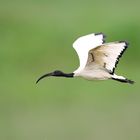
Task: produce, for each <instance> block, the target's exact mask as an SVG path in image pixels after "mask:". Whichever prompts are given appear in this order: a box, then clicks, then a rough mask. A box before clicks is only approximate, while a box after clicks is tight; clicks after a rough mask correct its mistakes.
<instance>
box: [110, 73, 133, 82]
mask: <svg viewBox="0 0 140 140" xmlns="http://www.w3.org/2000/svg"><path fill="white" fill-rule="evenodd" d="M112 79H113V80H116V81H119V82H123V83H129V84H134V81H132V80H129V79H127V78H125V77H123V76H118V75H116V74H114V75H112Z"/></svg>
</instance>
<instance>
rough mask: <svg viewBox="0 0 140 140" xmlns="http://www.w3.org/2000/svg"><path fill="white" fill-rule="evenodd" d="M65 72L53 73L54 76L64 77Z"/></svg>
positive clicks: (56, 71) (57, 71)
mask: <svg viewBox="0 0 140 140" xmlns="http://www.w3.org/2000/svg"><path fill="white" fill-rule="evenodd" d="M63 75H64V72H62V71H60V70H55V71H54V72H52V76H63Z"/></svg>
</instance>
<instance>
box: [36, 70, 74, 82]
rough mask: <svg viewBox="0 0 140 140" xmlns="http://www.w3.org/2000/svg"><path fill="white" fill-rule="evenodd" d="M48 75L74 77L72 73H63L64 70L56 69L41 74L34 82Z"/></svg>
mask: <svg viewBox="0 0 140 140" xmlns="http://www.w3.org/2000/svg"><path fill="white" fill-rule="evenodd" d="M48 76H56V77H66V78H72V77H74V73H64V72H62V71H59V70H56V71H54V72H51V73H47V74H44V75H43V76H41V77H40V78H39V79H38V80H37V81H36V83H38V82H39V81H40V80H41V79H43V78H45V77H48Z"/></svg>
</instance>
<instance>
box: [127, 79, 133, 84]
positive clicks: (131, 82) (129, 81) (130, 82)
mask: <svg viewBox="0 0 140 140" xmlns="http://www.w3.org/2000/svg"><path fill="white" fill-rule="evenodd" d="M126 82H127V83H129V84H134V83H135V81H132V80H129V79H126Z"/></svg>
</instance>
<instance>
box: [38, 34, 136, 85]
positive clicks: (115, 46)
mask: <svg viewBox="0 0 140 140" xmlns="http://www.w3.org/2000/svg"><path fill="white" fill-rule="evenodd" d="M127 47H128V43H127V42H125V41H116V42H111V43H105V36H104V34H102V33H92V34H89V35H86V36H82V37H80V38H78V39H77V40H76V41H75V42H74V43H73V48H74V49H75V50H76V52H77V54H78V56H79V60H80V66H79V68H78V69H77V70H75V71H74V72H73V73H64V72H62V71H60V70H56V71H54V72H51V73H47V74H45V75H43V76H41V77H40V78H39V79H38V80H37V82H36V83H38V82H39V81H40V80H41V79H43V78H44V77H47V76H57V77H67V78H72V77H83V78H85V79H87V80H107V79H113V80H117V81H120V82H124V83H130V84H133V83H134V81H132V80H129V79H127V78H125V77H123V76H118V75H116V74H115V73H114V72H115V68H116V66H117V64H118V61H119V58H120V57H121V56H122V54H123V53H124V51H125V50H126V48H127Z"/></svg>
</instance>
